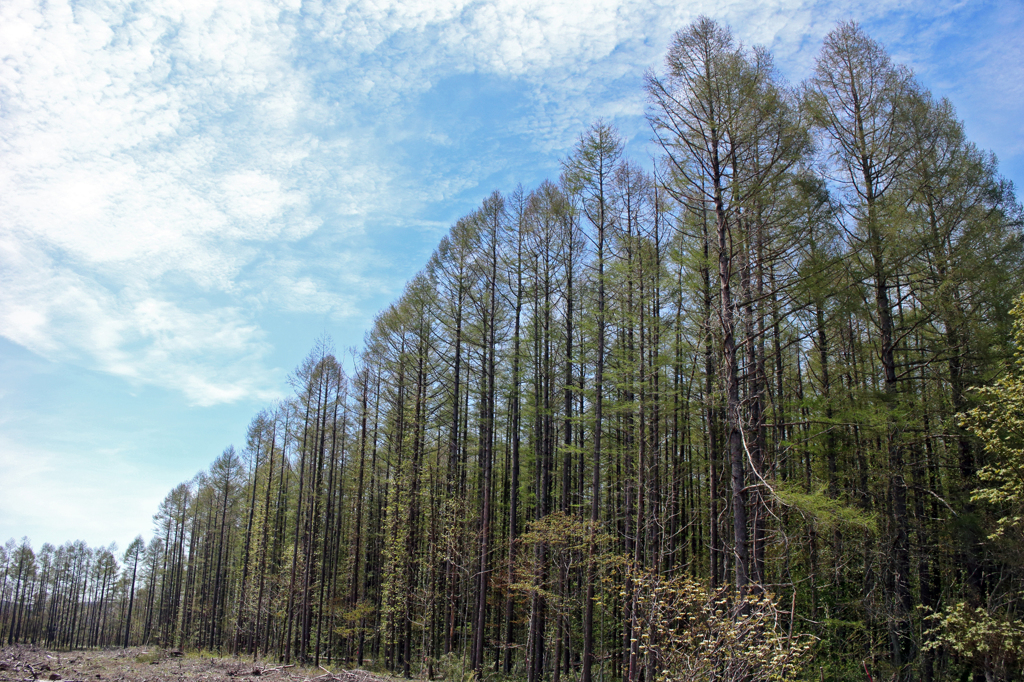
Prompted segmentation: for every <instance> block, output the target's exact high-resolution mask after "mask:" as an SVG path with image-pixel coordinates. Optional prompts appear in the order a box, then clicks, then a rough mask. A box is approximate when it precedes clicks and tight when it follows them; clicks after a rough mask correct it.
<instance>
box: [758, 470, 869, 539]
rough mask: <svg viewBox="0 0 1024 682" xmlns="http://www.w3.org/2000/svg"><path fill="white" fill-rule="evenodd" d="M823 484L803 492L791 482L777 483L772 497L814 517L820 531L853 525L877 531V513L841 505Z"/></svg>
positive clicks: (853, 526) (806, 515)
mask: <svg viewBox="0 0 1024 682" xmlns="http://www.w3.org/2000/svg"><path fill="white" fill-rule="evenodd" d="M825 488H826V486H825V484H821V485H820V486H819V487H818V488H817V489H815V490H812V491H809V492H808V491H806V490H804V489H802V488H800V487H799V486H797V485H795V484H793V483H792V482H780V483H778V484H777V485H775V486H774V488H773V489H774V492H775V496H776V497H777V498H778V499H779V501H781V502H782V503H783V504H784V505H785V506H787V507H792V508H793V509H794V510H795V511H797V512H799V513H800V514H801V515H803V516H804V517H809V518H810V519H813V521H814V523H815V524H816V525H817V527H818V529H819V530H826V529H832V528H836V527H838V528H856V529H861V530H866V531H868V532H869V533H872V534H877V533H878V516H877V515H876V514H873V513H868V512H865V511H863V510H861V509H857V508H856V507H852V506H850V505H847V504H843V502H842V501H841V500H838V499H835V498H832V497H829V496H828V495H826V494H825Z"/></svg>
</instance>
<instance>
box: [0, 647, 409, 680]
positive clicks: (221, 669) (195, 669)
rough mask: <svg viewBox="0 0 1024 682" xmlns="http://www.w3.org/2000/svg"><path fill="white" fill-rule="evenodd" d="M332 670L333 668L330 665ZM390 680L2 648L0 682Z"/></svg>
mask: <svg viewBox="0 0 1024 682" xmlns="http://www.w3.org/2000/svg"><path fill="white" fill-rule="evenodd" d="M332 667H333V666H332ZM264 678H265V679H266V682H392V680H391V679H390V678H388V677H386V676H382V675H378V674H374V673H369V672H366V671H365V670H340V669H336V668H335V669H333V670H328V669H327V668H302V667H299V666H297V665H290V666H285V665H281V664H279V663H271V662H269V661H256V662H255V663H254V662H253V661H251V660H246V659H239V658H231V657H215V656H210V655H200V654H184V655H183V654H181V652H177V651H165V650H161V649H156V648H137V647H136V648H129V649H92V650H78V651H48V650H46V649H40V648H38V647H34V646H28V645H16V646H7V647H3V648H0V682H51V681H53V682H55V681H57V680H60V681H61V682H184V681H186V680H187V681H189V682H192V681H195V682H257V681H258V680H259V681H262V680H263V679H264Z"/></svg>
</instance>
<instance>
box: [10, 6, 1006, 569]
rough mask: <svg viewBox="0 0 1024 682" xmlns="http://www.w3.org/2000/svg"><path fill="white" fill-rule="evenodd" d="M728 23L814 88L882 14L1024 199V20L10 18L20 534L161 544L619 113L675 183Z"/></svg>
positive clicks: (801, 15) (746, 13) (204, 13)
mask: <svg viewBox="0 0 1024 682" xmlns="http://www.w3.org/2000/svg"><path fill="white" fill-rule="evenodd" d="M700 14H707V15H708V16H711V17H712V18H714V19H716V20H718V21H720V22H722V23H724V24H727V25H729V26H730V27H731V28H732V31H733V33H734V35H735V36H736V38H737V39H738V40H739V41H741V42H742V43H743V44H744V45H748V46H749V45H755V44H758V45H764V46H766V47H768V48H769V49H770V50H771V51H772V53H773V54H774V56H775V60H776V64H777V66H778V68H779V70H780V72H781V73H782V74H783V75H784V76H785V77H786V78H787V79H788V80H789V82H790V83H792V84H798V83H799V82H800V81H802V80H803V79H805V78H806V77H807V76H808V75H809V74H810V73H811V71H812V69H813V67H814V60H815V57H816V55H817V52H818V50H819V48H820V45H821V41H822V38H823V37H824V36H825V35H826V34H827V33H828V31H830V30H831V29H832V28H833V27H834V26H835V24H836V22H837V21H840V20H848V19H852V20H856V21H858V22H860V23H861V24H862V26H863V27H864V28H865V30H866V31H867V32H868V33H869V34H870V35H871V36H872V37H874V38H875V39H876V40H878V41H880V42H882V43H883V44H884V45H885V46H886V48H887V49H888V50H889V52H890V54H891V55H892V57H893V59H894V60H895V61H897V62H900V63H903V64H906V65H907V66H909V67H910V68H912V69H913V70H914V72H915V74H916V75H917V77H918V79H919V80H920V82H921V83H923V84H924V86H925V87H927V88H929V89H930V90H931V91H932V93H933V94H935V95H936V96H938V97H948V98H949V99H950V100H951V101H952V102H953V104H954V106H955V107H956V109H957V112H958V115H959V116H960V117H961V118H962V119H963V120H964V122H965V127H966V131H967V134H968V137H969V138H970V139H971V140H973V141H974V142H975V143H977V144H978V145H979V146H980V147H981V148H983V149H988V150H991V151H993V152H995V153H996V155H997V156H998V158H999V160H1000V171H1001V173H1002V174H1003V175H1004V176H1006V177H1007V178H1009V179H1011V180H1012V181H1014V183H1015V184H1016V185H1017V187H1018V188H1020V187H1024V116H1022V114H1024V47H1022V44H1024V41H1022V40H1021V37H1022V36H1024V3H1021V2H1020V0H994V1H991V2H987V1H984V0H927V1H917V0H910V1H908V0H864V1H851V2H846V3H831V2H822V1H813V0H806V1H805V0H767V1H766V0H721V1H718V2H700V1H693V2H678V1H676V0H671V1H660V0H654V1H652V0H640V1H637V2H631V1H610V0H609V1H605V0H593V1H591V0H582V1H581V0H539V1H534V0H529V1H523V0H478V1H472V2H467V1H464V0H406V1H389V0H364V1H358V0H357V1H354V2H330V1H328V0H220V1H218V0H145V1H144V2H137V1H136V2H124V1H122V0H74V1H72V2H68V1H67V0H45V1H43V2H36V1H34V0H0V542H3V541H4V540H6V539H7V538H16V539H20V538H21V537H23V536H27V537H28V538H29V539H30V540H31V541H32V544H33V546H34V547H35V548H37V549H38V548H39V547H40V546H41V545H42V543H44V542H50V543H53V544H62V543H63V542H65V541H68V540H76V539H81V540H85V541H86V542H87V543H89V544H90V545H93V546H98V545H104V546H105V545H108V544H109V543H111V542H116V543H117V544H118V546H119V547H120V548H121V549H122V550H123V549H124V548H125V547H126V546H127V545H128V543H129V542H130V541H131V539H132V538H133V537H135V535H137V534H142V535H143V536H144V537H146V538H148V537H149V536H150V534H151V531H152V515H153V514H154V513H155V512H156V510H157V506H158V504H159V502H160V501H161V500H162V499H163V498H164V496H165V495H166V494H167V493H168V492H169V491H170V489H171V488H172V487H173V486H174V485H176V484H177V483H179V482H182V481H185V480H188V479H190V478H191V477H192V476H193V475H195V474H196V473H197V472H199V471H200V470H203V469H205V468H206V467H207V466H208V465H209V463H210V462H212V460H213V459H214V458H215V457H216V456H217V455H219V454H220V452H221V451H222V450H223V449H224V448H225V447H227V446H228V445H231V444H234V445H235V446H236V447H238V448H241V447H243V446H244V445H245V433H246V427H247V425H248V423H249V421H250V420H251V418H252V417H253V416H254V415H255V414H256V413H257V412H258V411H259V410H260V409H261V408H263V407H268V406H271V405H272V404H273V403H274V402H275V401H277V400H279V399H281V398H283V397H285V396H287V395H288V394H289V393H290V387H289V384H288V377H289V374H290V372H291V371H292V370H293V369H294V368H295V367H296V366H297V365H298V364H299V363H300V362H301V360H302V359H303V357H305V355H306V354H307V353H308V352H309V351H310V349H311V348H312V346H313V343H314V341H315V340H316V339H317V338H318V337H321V336H323V335H327V336H329V337H330V339H332V342H333V344H334V347H335V348H336V349H337V353H338V355H339V357H340V356H342V355H347V353H348V349H350V348H355V349H358V348H360V346H361V342H362V339H363V335H364V334H365V333H366V331H367V330H368V329H369V327H370V325H371V324H372V322H373V319H374V316H375V314H376V313H377V311H379V310H380V309H382V308H383V307H384V306H386V305H387V304H388V303H389V302H391V301H392V300H394V299H395V298H396V297H397V296H398V295H399V294H400V293H401V291H402V287H403V285H404V283H405V282H406V281H407V280H408V279H409V278H410V277H411V276H412V275H414V274H415V273H416V272H417V271H419V270H420V269H421V268H422V267H423V266H424V265H425V263H426V261H427V259H428V258H429V256H430V253H431V252H432V250H433V248H434V246H435V245H436V243H437V242H438V240H439V239H440V238H441V237H442V236H443V235H444V234H445V232H446V231H447V229H448V228H449V226H450V225H452V224H453V223H454V222H455V220H456V219H458V218H459V217H460V216H462V215H465V214H466V213H468V212H469V211H471V210H473V209H474V208H475V207H477V206H478V205H479V204H480V202H481V201H482V200H483V198H484V197H486V196H487V195H488V194H490V193H491V192H492V191H494V190H495V189H497V190H499V191H503V192H508V191H511V190H512V189H514V187H515V186H516V184H517V183H522V185H523V186H524V187H526V188H530V187H534V186H536V185H537V184H539V183H540V182H541V181H542V180H544V179H545V178H552V179H554V178H556V177H557V175H558V173H559V163H560V160H561V159H562V158H564V157H565V156H566V155H567V153H568V152H569V151H571V149H572V147H573V145H574V143H575V142H576V141H577V139H578V137H579V135H580V133H581V132H583V131H584V130H585V129H586V127H587V126H588V125H590V124H591V123H593V122H595V121H596V120H598V119H603V120H605V121H608V122H611V123H613V124H614V125H615V126H617V127H618V129H619V131H620V132H621V133H622V135H623V136H624V138H625V139H626V140H627V150H628V153H629V154H630V155H631V156H633V157H634V158H636V159H637V160H638V161H640V162H643V163H648V164H649V160H650V159H651V157H652V156H653V155H654V154H655V153H656V150H655V149H654V147H653V146H652V145H651V142H650V131H649V128H648V125H647V123H646V120H645V118H644V107H645V98H644V93H643V87H642V82H643V74H644V72H645V70H647V69H655V70H657V69H660V67H661V63H662V61H663V59H664V54H665V52H666V49H667V46H668V45H669V42H670V41H671V38H672V35H673V33H674V32H675V31H677V30H679V29H682V28H684V27H685V26H687V25H688V24H689V23H690V22H691V21H693V20H694V19H695V18H696V17H697V16H698V15H700ZM348 357H349V359H348V360H347V361H346V362H347V364H348V366H351V359H350V356H348Z"/></svg>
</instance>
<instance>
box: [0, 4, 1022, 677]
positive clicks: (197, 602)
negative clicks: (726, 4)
mask: <svg viewBox="0 0 1024 682" xmlns="http://www.w3.org/2000/svg"><path fill="white" fill-rule="evenodd" d="M645 88H646V97H647V117H648V120H649V122H650V129H651V134H652V136H653V138H654V140H656V142H657V145H658V148H659V149H660V157H659V158H658V159H656V160H655V161H654V162H653V163H652V164H651V167H649V168H645V167H644V166H643V165H642V164H640V163H638V162H637V161H635V160H633V159H630V158H628V157H627V155H626V153H625V150H624V143H623V140H622V139H621V138H620V136H619V134H618V133H617V131H616V130H615V129H614V128H613V127H612V126H610V125H609V124H607V123H605V122H601V121H599V122H596V123H594V124H593V125H591V126H590V127H589V128H587V129H586V130H585V131H583V132H582V133H581V134H580V135H579V137H578V142H577V143H576V145H575V147H574V148H573V149H572V150H571V152H570V153H569V154H568V155H567V156H566V158H565V159H564V161H563V163H562V169H561V174H560V175H559V177H557V178H553V179H551V180H549V181H545V182H543V183H542V184H540V185H539V186H537V187H535V188H533V189H524V188H522V187H517V188H512V189H509V190H508V191H507V192H506V193H504V194H502V193H499V192H494V193H493V194H491V195H490V196H489V197H487V198H486V199H485V200H484V201H483V202H482V204H481V205H480V206H479V208H478V209H476V210H475V211H473V212H471V213H470V214H469V215H466V216H465V217H463V218H461V219H459V220H458V221H457V222H456V223H455V224H454V225H453V226H452V227H451V229H450V231H449V232H448V234H447V235H446V236H445V237H444V238H443V239H441V241H440V243H439V244H438V245H437V248H436V250H435V251H434V253H433V255H432V256H431V258H430V260H429V262H428V263H427V264H426V266H425V267H424V268H423V269H422V271H421V272H420V273H419V274H418V275H417V276H416V277H414V278H413V279H412V280H411V281H410V282H408V284H407V286H406V288H405V290H404V292H403V293H402V295H401V296H400V297H399V298H398V300H396V301H395V302H394V303H392V304H391V305H390V306H389V307H388V308H387V309H385V310H383V311H381V312H380V313H379V314H378V316H377V317H376V320H375V323H374V324H373V326H372V328H371V329H370V331H369V332H368V333H367V334H366V337H365V341H364V348H363V349H362V350H360V351H358V352H355V351H353V354H352V356H351V357H350V358H348V357H345V356H344V355H342V356H341V357H339V354H338V353H337V351H336V350H335V349H334V348H333V347H332V345H331V342H330V340H329V339H327V338H322V339H320V340H318V341H317V342H316V343H315V344H314V346H313V348H312V350H311V351H310V353H309V354H308V356H307V357H306V358H305V359H304V360H303V361H302V362H301V363H300V364H299V365H298V367H297V368H296V369H295V370H294V372H293V373H292V375H291V376H290V382H291V386H292V388H293V389H294V393H293V395H291V397H289V398H288V399H286V400H283V401H281V402H279V403H278V404H275V405H271V406H268V407H267V408H266V409H264V410H263V411H261V412H259V413H258V414H256V415H255V416H254V417H253V418H252V421H251V424H250V425H249V429H248V434H247V438H246V441H245V444H244V446H243V447H240V448H238V449H236V448H234V447H228V448H227V449H225V450H224V451H223V454H221V455H220V456H219V457H217V458H216V459H215V460H214V461H213V463H212V464H211V465H210V467H209V469H208V470H207V471H204V472H202V473H200V474H198V475H196V476H195V477H194V478H193V479H191V480H189V481H186V482H183V483H181V484H180V485H178V486H177V487H175V488H174V489H173V490H171V491H170V492H169V493H168V494H167V496H166V498H165V499H164V501H163V502H162V503H161V504H160V506H159V509H158V510H156V514H155V516H154V527H153V530H152V537H151V539H150V540H149V541H148V542H147V541H145V540H144V539H143V538H142V537H141V536H140V537H139V538H137V539H136V540H135V542H133V543H132V544H131V545H130V546H129V547H128V548H127V549H126V550H125V551H124V552H123V553H122V552H119V551H117V550H116V549H114V548H104V547H96V548H90V547H88V546H87V545H86V544H85V543H82V542H74V543H71V542H69V543H67V544H65V545H63V546H61V547H54V546H52V545H49V544H47V545H44V546H43V547H42V548H41V549H39V550H38V551H34V550H33V549H32V547H31V545H30V543H29V542H28V540H27V539H26V540H24V541H23V542H22V543H20V544H19V543H16V542H14V541H13V540H12V541H10V542H8V543H7V545H6V546H4V547H3V549H2V550H0V571H2V577H0V637H2V641H3V643H8V644H11V643H17V642H28V643H33V644H37V645H39V646H45V647H51V648H76V647H115V646H116V647H120V646H129V645H139V644H146V645H148V646H160V647H167V648H178V649H182V650H202V651H216V652H222V653H227V654H233V655H236V656H239V657H252V658H254V659H255V658H256V657H272V658H274V659H278V660H280V661H282V662H297V663H301V664H308V665H312V666H317V665H331V664H337V665H344V666H348V667H354V666H360V667H369V668H374V669H378V670H386V671H390V672H391V673H393V674H396V675H401V676H404V677H407V678H412V677H416V678H422V679H437V678H444V679H454V680H457V681H458V682H468V681H472V680H478V679H483V678H486V679H490V680H499V681H506V680H524V681H525V682H540V681H541V680H550V682H562V680H563V679H564V680H566V681H567V682H568V681H569V680H578V681H579V682H595V681H596V680H602V681H606V680H622V681H623V682H638V681H641V680H642V681H644V682H656V681H658V682H662V681H664V682H668V681H670V680H737V681H738V680H776V679H808V680H810V679H814V680H818V679H822V680H824V679H828V680H865V679H871V680H890V679H891V680H900V681H906V680H922V681H925V682H929V681H932V680H954V679H959V680H975V681H980V680H985V681H989V680H1021V679H1024V672H1022V667H1024V620H1022V618H1024V613H1022V608H1024V554H1022V547H1024V520H1022V519H1024V317H1022V315H1024V303H1022V302H1021V300H1018V296H1019V295H1020V293H1021V292H1022V291H1024V242H1022V228H1024V212H1022V208H1021V205H1020V204H1019V203H1018V202H1017V199H1016V198H1015V196H1014V190H1013V187H1012V185H1011V184H1010V183H1009V182H1008V181H1006V180H1005V179H1003V178H1002V177H1001V176H1000V175H999V172H998V168H997V164H996V159H995V157H994V156H993V155H992V154H991V153H988V152H985V151H982V150H980V149H978V148H977V147H976V146H975V145H974V144H972V143H971V142H970V141H969V140H968V139H966V136H965V133H964V129H963V125H962V123H961V122H960V120H959V119H958V118H957V116H956V112H955V111H954V108H953V105H952V104H951V103H950V102H949V101H946V100H939V99H936V98H935V97H933V96H932V95H931V93H929V92H928V91H927V90H926V89H925V88H924V87H923V86H922V85H921V84H920V83H919V82H918V81H917V80H916V78H915V76H914V75H913V73H912V72H911V71H910V70H909V69H907V68H906V67H904V66H901V65H899V64H896V63H893V61H892V60H891V59H890V57H889V56H888V54H887V53H886V51H885V49H884V48H883V47H882V46H881V45H880V44H879V43H877V42H876V41H874V40H873V39H872V38H871V37H870V36H868V35H866V34H865V32H864V30H863V29H862V28H861V27H859V26H858V25H857V24H855V23H842V24H840V25H838V26H837V27H836V28H835V29H834V30H833V31H832V32H831V33H829V34H828V35H827V37H826V38H825V39H824V42H823V44H822V46H821V48H820V52H819V54H818V58H817V62H816V64H815V66H814V69H813V71H812V74H811V75H810V77H809V78H808V79H807V80H806V81H805V82H803V83H800V84H798V85H792V84H789V83H786V82H785V81H784V80H783V79H782V78H781V76H780V75H779V73H778V72H777V70H776V68H775V66H774V65H773V61H772V55H771V54H770V53H769V52H768V51H767V50H765V49H763V48H759V47H754V48H747V47H744V46H742V45H740V44H739V43H738V42H737V41H736V40H735V39H734V37H733V36H732V34H731V32H730V30H729V29H728V28H727V27H725V26H723V25H720V24H718V23H716V22H714V21H712V20H710V19H707V18H701V19H699V20H697V21H696V22H694V23H693V24H692V25H690V26H688V27H686V28H684V29H682V30H681V31H679V32H678V33H677V34H676V35H675V37H674V39H673V41H672V43H671V45H670V48H669V50H668V53H667V55H666V57H665V61H664V63H663V64H661V65H660V66H659V67H658V68H657V69H655V70H652V71H651V72H649V73H648V74H646V76H645ZM345 367H349V368H351V369H348V370H346V369H345Z"/></svg>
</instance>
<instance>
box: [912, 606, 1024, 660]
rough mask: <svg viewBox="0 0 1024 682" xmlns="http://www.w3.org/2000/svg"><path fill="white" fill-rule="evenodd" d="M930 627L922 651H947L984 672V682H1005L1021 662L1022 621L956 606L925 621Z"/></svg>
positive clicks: (1023, 637) (975, 608) (986, 611)
mask: <svg viewBox="0 0 1024 682" xmlns="http://www.w3.org/2000/svg"><path fill="white" fill-rule="evenodd" d="M925 620H926V621H927V622H929V623H930V624H931V627H930V628H929V629H928V630H927V631H926V632H925V637H926V638H927V639H929V640H930V641H929V642H928V643H927V644H925V645H924V649H925V650H929V649H940V648H946V649H948V650H949V651H951V652H952V653H953V654H954V655H956V656H957V657H959V658H962V659H966V660H968V661H970V662H971V663H972V664H973V665H974V666H976V667H979V668H981V669H982V670H984V671H985V673H986V675H985V679H993V677H992V675H998V676H999V679H1008V678H1007V674H1008V673H1009V671H1012V670H1015V669H1017V667H1018V666H1019V664H1020V663H1021V662H1024V621H1020V620H1015V619H1012V618H1010V617H1009V616H1007V615H1005V614H994V613H991V612H989V611H988V610H986V609H984V608H981V607H980V606H979V607H974V608H971V607H970V606H968V605H967V604H965V603H964V602H958V603H956V604H953V605H952V606H949V607H947V608H945V609H944V610H942V611H940V612H939V613H933V614H930V615H928V616H926V617H925Z"/></svg>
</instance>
